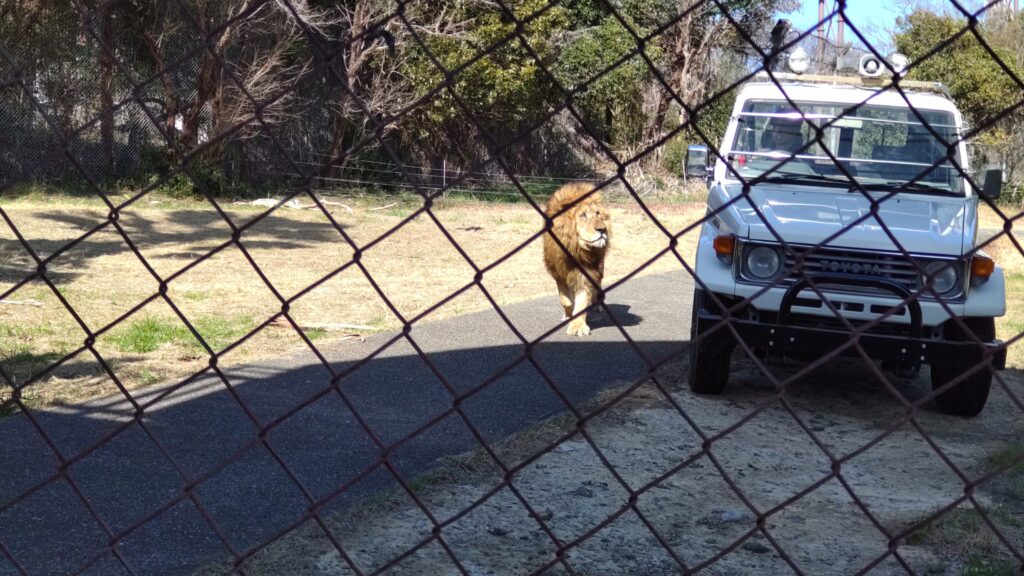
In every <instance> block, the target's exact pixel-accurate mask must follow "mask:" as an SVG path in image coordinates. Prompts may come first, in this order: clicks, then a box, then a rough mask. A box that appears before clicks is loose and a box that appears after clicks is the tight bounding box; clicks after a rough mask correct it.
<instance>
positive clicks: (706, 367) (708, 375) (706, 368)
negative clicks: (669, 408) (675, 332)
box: [690, 290, 733, 394]
mask: <svg viewBox="0 0 1024 576" xmlns="http://www.w3.org/2000/svg"><path fill="white" fill-rule="evenodd" d="M703 304H704V292H703V291H702V290H694V292H693V319H692V320H691V322H690V341H691V344H690V390H693V391H694V392H696V393H697V394H721V393H722V391H723V390H725V384H726V382H728V380H729V358H730V357H731V356H732V349H733V343H732V338H731V337H729V336H728V335H725V336H723V335H722V334H723V330H722V329H719V330H718V331H717V332H715V333H714V334H713V335H712V336H711V337H709V338H705V339H704V340H702V341H700V342H698V343H696V344H693V343H692V342H693V340H694V339H695V338H696V336H697V311H698V310H700V309H701V306H703Z"/></svg>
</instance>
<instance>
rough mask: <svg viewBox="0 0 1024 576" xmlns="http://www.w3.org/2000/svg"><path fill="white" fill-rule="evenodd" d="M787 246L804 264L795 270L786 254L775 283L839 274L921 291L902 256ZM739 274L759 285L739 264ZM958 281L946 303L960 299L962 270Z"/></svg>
mask: <svg viewBox="0 0 1024 576" xmlns="http://www.w3.org/2000/svg"><path fill="white" fill-rule="evenodd" d="M756 246H757V244H748V245H746V246H744V254H745V251H746V250H749V249H751V248H753V247H756ZM790 247H791V248H792V249H793V251H795V252H798V253H804V254H805V255H804V259H803V265H802V268H801V269H796V256H795V255H794V254H791V253H789V252H786V253H785V267H786V270H788V271H789V273H788V274H787V275H786V276H785V277H784V278H782V279H781V280H777V281H776V282H777V283H780V284H782V285H790V284H792V283H793V282H796V281H797V280H798V279H800V278H801V277H803V274H804V273H810V274H816V273H841V274H852V275H857V276H864V277H869V278H870V277H874V278H884V279H886V280H890V281H893V282H895V283H897V284H899V285H901V286H903V287H904V288H906V289H907V290H909V291H911V292H916V291H917V290H918V289H919V288H920V282H919V278H918V273H917V268H916V267H915V266H914V262H913V261H912V260H911V259H910V258H908V257H907V256H904V255H903V254H894V253H891V252H861V251H858V250H845V249H839V248H816V249H814V250H812V249H811V248H807V247H799V246H793V245H790ZM738 272H739V274H740V277H741V279H743V280H747V281H751V282H758V280H757V279H755V278H750V277H747V276H746V275H745V273H744V265H743V264H740V265H739V267H738ZM959 278H960V280H959V286H960V287H959V288H958V289H956V290H954V291H953V293H952V294H949V295H948V296H945V297H944V299H945V300H947V301H954V300H957V299H961V298H963V289H962V287H963V278H964V270H963V269H961V270H960V275H959ZM840 290H841V291H842V292H846V293H856V294H871V295H885V296H892V294H891V293H890V292H887V291H884V290H879V289H877V288H863V287H857V286H843V287H842V288H841V289H840ZM830 291H835V289H834V288H833V289H832V290H830ZM920 297H921V298H923V299H931V298H932V295H931V293H925V292H922V293H921V294H920Z"/></svg>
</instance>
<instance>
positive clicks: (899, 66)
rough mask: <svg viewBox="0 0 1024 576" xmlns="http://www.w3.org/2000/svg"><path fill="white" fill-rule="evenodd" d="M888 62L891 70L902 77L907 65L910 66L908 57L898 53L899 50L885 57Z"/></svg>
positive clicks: (904, 74)
mask: <svg viewBox="0 0 1024 576" xmlns="http://www.w3.org/2000/svg"><path fill="white" fill-rule="evenodd" d="M887 60H888V61H889V64H890V65H892V69H893V71H895V72H896V74H895V75H896V76H899V77H900V78H902V77H903V76H906V72H907V66H910V59H909V58H907V57H906V56H904V55H903V54H900V53H899V52H893V53H892V54H890V55H889V57H888V58H887Z"/></svg>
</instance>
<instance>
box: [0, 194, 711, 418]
mask: <svg viewBox="0 0 1024 576" xmlns="http://www.w3.org/2000/svg"><path fill="white" fill-rule="evenodd" d="M325 200H327V202H328V206H327V208H328V210H329V212H330V213H331V217H332V218H334V220H335V221H336V222H337V224H338V225H339V226H340V227H341V229H342V231H343V232H344V234H345V236H347V238H346V237H343V236H342V234H341V233H339V232H338V230H337V229H336V228H335V227H334V225H333V224H332V223H331V222H330V221H329V220H328V219H327V217H326V216H325V215H324V214H323V213H322V212H320V211H319V210H315V209H310V208H309V207H310V206H311V205H312V203H311V201H310V200H309V199H308V198H306V199H304V205H305V206H306V208H298V209H293V208H281V209H279V210H277V211H275V212H274V213H273V214H271V215H270V216H269V217H266V218H263V219H261V220H260V221H259V222H257V223H256V224H254V225H251V226H250V227H247V228H245V230H244V232H243V233H242V234H241V236H240V243H239V244H240V246H241V247H239V246H235V245H229V246H227V247H226V248H224V249H223V250H221V251H219V252H218V253H217V254H215V255H214V256H212V257H210V258H207V259H204V260H200V258H201V256H202V255H204V254H206V253H208V252H209V251H211V250H213V249H215V248H217V247H219V246H221V245H222V244H224V243H225V242H227V241H229V240H230V239H231V234H232V230H231V228H230V226H229V225H228V224H227V223H226V222H225V221H224V220H223V219H222V218H220V217H219V216H218V215H217V213H216V212H215V211H214V210H213V208H212V206H210V205H209V204H202V203H198V202H183V201H180V200H168V199H150V198H149V197H147V198H145V199H143V200H142V201H141V202H140V203H139V204H137V205H132V206H131V207H130V208H129V209H127V210H125V211H124V212H123V213H122V214H121V216H120V219H119V225H120V226H121V227H122V228H123V230H124V231H125V233H126V234H127V236H128V237H129V238H130V239H131V241H132V243H133V244H134V246H135V248H137V250H138V251H139V253H140V254H141V255H142V256H143V257H144V258H145V260H146V262H147V263H148V264H149V265H150V266H152V269H153V272H155V273H156V274H157V275H159V276H160V277H162V278H170V281H169V282H168V292H167V297H168V300H169V301H170V302H171V303H173V305H174V306H175V307H176V308H177V309H178V311H179V312H180V313H181V315H183V316H184V317H185V318H187V319H188V320H189V322H190V323H192V324H193V325H194V327H195V328H196V330H197V331H198V332H199V333H200V335H202V337H203V338H204V340H206V341H207V343H208V344H209V345H210V347H211V348H212V349H213V350H214V351H216V352H220V351H222V350H224V349H225V348H226V347H228V346H230V345H232V344H233V343H234V342H235V341H237V340H238V339H240V338H243V337H245V336H246V335H247V334H249V333H250V332H251V331H253V330H258V332H257V333H256V334H255V335H253V336H252V337H251V338H248V339H247V340H246V341H245V342H244V343H243V344H242V345H241V346H238V347H236V348H232V349H231V350H230V351H229V352H228V353H226V354H225V355H224V356H223V357H222V358H221V359H220V360H221V364H222V365H228V366H230V365H235V364H241V363H248V362H252V361H255V360H258V359H260V358H265V357H268V356H273V355H277V354H280V353H282V352H284V351H286V350H289V349H294V348H295V347H301V346H304V345H305V344H304V343H303V341H302V340H301V338H300V337H299V336H298V333H297V332H296V331H295V330H294V329H293V328H292V327H290V326H288V325H284V326H282V325H280V324H274V325H270V326H266V327H262V328H261V325H262V324H263V323H264V322H265V321H266V320H267V319H269V318H270V317H272V316H273V315H275V314H277V313H278V312H279V311H280V310H281V307H282V304H281V298H283V299H290V309H289V311H290V315H291V317H292V318H293V319H294V320H295V321H296V322H297V323H298V324H299V325H300V326H301V327H302V328H303V330H304V332H305V334H306V336H307V337H309V338H310V339H311V340H313V341H316V342H321V341H322V342H329V341H332V340H339V339H346V338H358V337H360V336H361V335H364V334H367V333H370V332H375V331H381V330H393V329H398V328H400V327H401V326H402V322H403V320H404V321H413V322H429V321H434V320H439V319H443V318H448V317H452V316H455V315H459V314H464V313H467V312H472V311H477V310H481V309H485V308H489V307H491V306H492V305H491V303H490V301H489V300H488V297H487V295H489V296H490V298H492V299H493V300H494V301H495V302H496V303H497V304H498V305H499V306H500V305H505V304H510V303H513V302H519V301H523V300H527V299H531V298H535V297H538V296H541V295H545V294H549V293H551V292H553V291H554V283H553V282H552V281H551V280H550V278H549V277H548V276H547V273H546V272H545V271H544V268H543V264H542V263H541V242H540V239H539V238H535V239H533V240H531V238H532V237H533V236H535V235H536V234H537V233H538V232H539V231H540V230H541V227H542V226H543V220H542V219H541V217H540V216H539V215H538V214H537V213H536V212H535V211H534V210H533V209H532V208H531V207H530V206H528V205H525V204H521V203H520V204H507V203H498V204H495V203H484V202H466V201H450V202H439V203H438V204H437V205H436V206H435V208H433V209H432V211H431V213H430V214H427V213H424V212H419V213H418V215H417V210H419V209H420V208H421V207H422V203H421V202H416V201H414V200H413V199H412V198H409V197H400V198H390V197H387V196H384V197H381V196H377V197H362V198H361V197H346V196H340V197H338V196H327V197H325ZM3 208H4V211H5V212H6V213H7V214H8V216H9V217H10V218H11V220H12V221H13V222H14V224H15V226H16V227H17V228H18V230H19V232H20V233H21V234H22V235H23V236H24V237H25V239H26V240H27V241H28V243H29V244H30V245H31V246H32V247H33V249H34V250H35V251H36V253H37V254H38V255H39V257H40V258H46V257H47V256H49V255H51V254H52V253H53V252H54V251H56V250H57V249H58V248H59V247H61V246H63V245H65V244H66V243H68V242H70V241H72V240H74V239H76V238H78V237H80V236H81V235H83V234H85V233H86V232H88V231H89V230H90V229H91V228H93V227H94V226H96V225H98V224H102V223H103V222H104V220H105V219H106V215H107V211H106V210H105V209H103V208H101V207H100V206H97V204H96V202H84V201H80V200H74V201H71V200H66V201H61V200H60V199H55V200H52V201H38V200H33V201H14V202H11V203H6V202H5V204H4V206H3ZM224 208H225V212H226V215H227V216H228V218H230V220H231V221H232V222H233V223H234V225H235V226H237V227H243V226H245V224H246V223H248V222H250V221H252V220H253V219H255V218H257V217H259V216H260V215H261V214H262V212H263V211H264V210H265V208H262V207H258V206H249V205H233V204H230V203H226V205H225V206H224ZM650 208H651V210H652V211H653V212H654V213H655V215H656V216H657V218H658V220H659V222H661V223H662V225H664V226H665V227H666V228H667V230H669V231H671V232H672V233H673V234H677V233H679V232H680V231H682V230H683V229H685V228H686V227H687V226H689V225H691V224H692V223H694V222H696V221H697V220H698V219H699V218H700V217H701V216H702V215H703V210H704V208H703V206H702V205H700V204H695V203H661V204H654V205H652V206H651V207H650ZM612 212H613V214H614V224H615V228H614V234H615V236H614V240H613V248H612V250H613V252H612V256H611V257H610V259H609V260H608V269H607V282H615V281H616V280H618V279H620V278H622V277H623V276H625V275H627V274H631V273H633V272H635V271H636V270H637V269H639V268H641V267H643V266H645V265H646V267H645V268H643V270H642V271H641V273H642V274H647V273H653V272H661V271H666V270H669V269H680V268H681V264H680V263H679V261H678V260H677V259H676V258H675V257H674V256H672V255H671V254H669V255H668V256H664V257H661V258H657V256H658V254H659V252H662V251H664V250H665V249H667V248H668V246H669V241H668V237H667V236H666V235H665V233H664V232H663V231H662V230H661V229H660V228H658V227H657V226H656V225H655V224H654V223H653V221H652V220H651V219H650V218H649V217H648V216H647V215H646V214H644V213H643V212H642V211H641V210H640V208H639V207H638V206H637V205H636V204H635V203H634V204H627V203H622V202H618V203H614V204H613V206H612ZM389 232H390V233H389ZM445 232H447V236H446V234H445ZM697 235H698V230H697V229H696V228H694V229H693V230H692V231H690V232H689V233H687V234H685V235H684V236H683V237H682V238H681V239H680V249H679V250H680V253H681V254H682V255H684V257H686V258H688V259H689V258H690V257H691V256H692V253H693V250H694V247H695V245H696V238H697ZM350 242H351V243H350ZM353 246H357V247H359V249H360V250H361V258H360V260H359V264H360V265H359V266H358V267H357V266H355V265H352V264H349V265H348V266H347V267H345V265H346V264H348V263H350V262H351V261H352V255H353V253H354V249H353ZM520 247H521V248H520ZM243 248H244V251H243ZM517 248H520V250H519V251H518V252H516V253H515V254H514V255H512V256H510V257H506V255H508V254H509V253H511V252H513V251H514V250H516V249H517ZM460 250H461V252H460ZM652 259H653V260H654V262H650V261H651V260H652ZM250 260H251V262H252V263H255V264H256V267H258V268H259V270H261V271H262V272H263V274H264V275H265V276H264V277H263V278H261V277H260V275H259V274H258V273H257V272H256V267H254V266H253V264H252V263H251V262H250ZM471 262H472V264H471ZM474 266H475V267H476V268H477V269H481V270H484V274H483V281H482V285H483V288H484V290H486V292H487V295H485V294H484V292H483V291H482V290H480V289H478V288H475V287H471V288H470V289H468V290H466V289H465V288H466V287H467V286H471V285H472V283H473V279H474V274H475V272H476V270H475V269H474ZM343 267H345V268H344V269H343V270H341V271H340V272H338V270H339V269H341V268H343ZM33 269H34V265H33V264H32V259H31V257H30V256H29V255H28V254H27V253H26V252H25V251H24V250H23V249H22V248H21V246H20V244H19V243H18V242H17V240H16V238H15V236H14V234H13V232H12V230H11V229H10V228H9V227H8V226H0V294H2V293H5V292H7V291H8V290H10V288H11V287H12V286H14V285H15V284H17V283H18V282H19V281H21V280H22V279H23V278H24V277H25V276H26V275H28V274H29V273H31V271H32V270H33ZM47 276H48V277H49V278H50V279H51V280H52V282H53V283H54V285H55V287H56V289H57V290H58V292H59V293H60V295H61V296H62V297H63V298H64V299H66V301H67V302H68V303H69V304H70V305H71V306H72V307H73V308H74V310H75V312H76V314H78V316H79V319H76V318H74V317H73V316H72V315H71V314H69V313H68V311H67V310H66V309H65V307H64V306H63V305H62V304H61V303H60V301H59V300H58V298H57V296H56V295H55V294H54V293H53V290H52V289H51V288H50V287H49V286H47V285H45V284H44V283H43V282H41V281H38V280H37V281H33V282H31V283H28V284H26V285H23V286H21V287H20V288H18V289H17V290H16V291H14V292H13V293H11V294H9V295H7V296H6V297H5V298H4V299H3V300H5V303H4V304H0V362H2V366H3V368H4V370H5V371H7V372H8V374H10V375H11V376H12V377H13V379H14V380H15V382H25V381H27V380H28V379H31V378H33V377H34V376H35V375H36V374H39V373H40V372H41V371H43V370H46V369H47V368H48V367H49V366H50V365H51V364H53V363H54V362H56V361H58V360H60V359H61V358H63V357H65V356H66V355H67V354H69V353H71V352H73V351H75V350H77V349H79V348H80V347H81V346H82V344H83V342H84V341H85V338H86V334H85V331H84V330H83V328H82V327H81V325H80V324H79V320H80V321H81V323H82V324H84V325H85V326H87V327H88V328H89V330H91V331H92V332H94V333H100V336H99V337H98V338H97V342H96V350H97V352H98V353H99V354H100V355H101V356H102V357H103V358H104V359H105V360H107V361H108V362H109V364H110V365H111V368H112V369H113V372H114V375H115V376H116V377H117V378H118V380H119V381H120V382H121V383H122V384H123V385H124V386H125V387H126V388H128V389H137V388H140V387H143V386H146V385H149V384H154V383H159V382H168V381H175V380H179V379H182V378H184V377H186V376H188V375H191V374H193V373H195V372H197V371H199V370H202V369H203V368H205V367H206V366H207V364H208V360H209V354H208V352H207V351H206V350H205V349H204V348H203V346H202V345H201V344H200V343H199V341H198V340H197V339H196V338H195V337H194V336H193V335H192V334H191V332H190V330H189V329H188V328H187V327H186V326H185V324H184V323H183V322H182V321H181V320H180V318H179V317H178V315H177V314H176V313H175V311H174V310H173V309H172V308H171V306H170V305H169V304H168V303H167V302H165V301H163V300H162V299H160V298H155V299H153V300H152V301H150V302H149V303H148V304H146V305H145V306H143V307H142V308H140V309H136V307H137V306H138V305H139V304H140V303H141V302H143V301H145V300H146V299H147V298H150V297H153V296H154V295H156V294H157V293H158V289H159V283H158V281H157V280H156V279H155V278H154V276H153V274H152V273H151V272H150V271H149V270H147V268H146V267H145V265H144V264H143V263H142V261H141V260H140V259H139V258H138V257H136V255H135V254H134V253H133V252H132V250H131V249H130V248H129V246H128V245H127V244H126V243H125V241H124V240H123V239H122V238H121V236H120V235H119V234H118V233H117V232H116V231H115V230H114V229H113V227H111V226H109V225H108V226H106V227H104V228H102V229H101V230H100V231H98V232H96V233H95V234H93V235H92V236H90V237H89V238H87V239H86V240H85V241H83V242H81V243H80V244H78V245H77V246H75V247H74V248H72V249H70V250H68V251H67V252H64V253H62V254H61V255H60V256H58V257H57V258H55V259H54V260H53V261H52V262H50V264H49V265H48V267H47ZM374 284H376V287H375V286H374ZM271 286H272V287H273V289H272V288H271ZM275 290H276V292H277V294H275V293H274V291H275ZM378 290H379V291H380V292H378ZM300 292H301V296H299V297H298V298H294V299H293V297H295V296H296V295H297V294H300ZM381 293H382V294H383V297H382V296H381ZM453 295H454V296H453ZM448 298H450V300H448V301H446V302H445V303H444V304H442V305H439V304H438V303H440V302H442V301H445V299H448ZM292 299H293V300H292ZM126 314H130V315H129V316H127V317H125V315H126ZM114 393H117V387H116V384H115V382H114V380H113V379H112V378H111V377H109V376H108V375H107V374H106V373H105V372H104V371H103V369H102V367H101V366H100V365H99V364H98V362H97V361H96V360H95V358H94V357H93V356H92V354H91V353H90V352H89V351H88V350H85V351H83V352H81V353H80V354H78V355H76V356H75V357H74V358H72V359H71V360H70V361H67V362H65V363H64V364H63V365H61V366H60V367H59V368H58V369H56V370H53V371H51V372H48V373H47V374H46V376H45V377H44V378H43V379H41V380H40V381H39V384H38V385H32V386H29V387H28V388H27V389H26V390H25V391H24V394H23V397H22V399H23V401H24V402H26V403H27V404H28V405H30V406H44V405H52V404H61V403H69V402H76V401H80V400H84V399H86V398H91V397H96V396H101V395H104V394H114ZM0 394H3V393H0ZM2 398H4V396H0V399H2Z"/></svg>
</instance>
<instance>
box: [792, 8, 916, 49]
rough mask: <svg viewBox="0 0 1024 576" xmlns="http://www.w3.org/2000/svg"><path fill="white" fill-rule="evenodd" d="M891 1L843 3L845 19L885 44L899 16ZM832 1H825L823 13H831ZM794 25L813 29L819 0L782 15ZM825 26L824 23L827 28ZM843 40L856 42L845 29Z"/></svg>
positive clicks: (851, 34)
mask: <svg viewBox="0 0 1024 576" xmlns="http://www.w3.org/2000/svg"><path fill="white" fill-rule="evenodd" d="M897 5H898V3H897V2H895V1H894V0H846V16H847V19H848V20H849V21H850V22H852V23H853V24H854V25H856V26H857V29H858V30H860V31H861V33H862V34H864V35H865V36H866V37H867V38H868V39H870V40H871V41H872V42H873V43H883V44H884V43H888V41H889V31H890V30H892V29H893V28H894V27H895V22H896V17H897V16H899V15H900V14H901V10H900V9H899V8H898V7H897ZM834 7H835V0H826V1H825V14H826V15H827V14H828V13H829V12H831V11H832V10H834ZM780 16H781V17H783V18H788V19H789V21H790V22H792V23H793V27H794V28H799V29H800V31H804V30H807V29H808V28H812V27H814V25H815V23H817V21H818V0H801V2H800V8H799V9H797V11H795V12H791V13H789V14H781V15H780ZM827 27H828V24H827V23H826V28H827ZM835 33H836V19H835V18H833V19H832V30H831V32H830V37H832V38H835ZM845 36H846V38H845V39H846V41H847V42H851V41H856V40H857V37H856V36H855V35H854V34H853V33H852V32H851V31H850V29H849V28H847V29H846V35H845Z"/></svg>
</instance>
